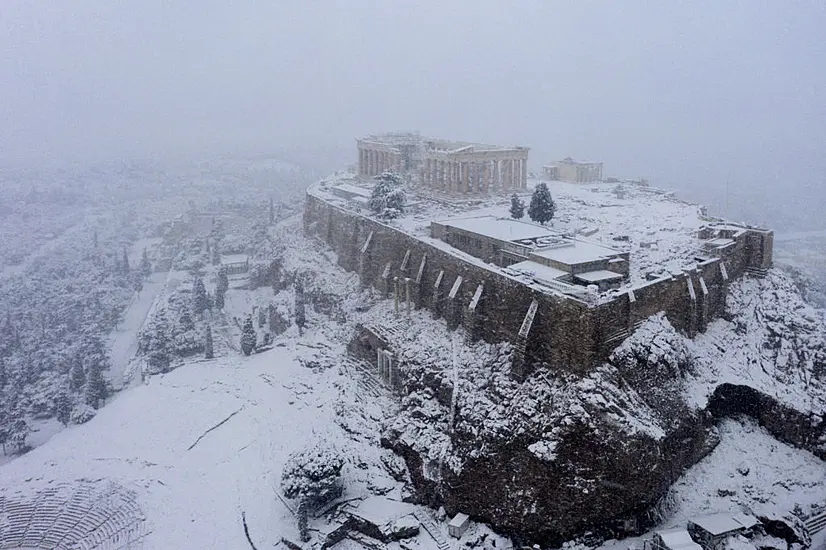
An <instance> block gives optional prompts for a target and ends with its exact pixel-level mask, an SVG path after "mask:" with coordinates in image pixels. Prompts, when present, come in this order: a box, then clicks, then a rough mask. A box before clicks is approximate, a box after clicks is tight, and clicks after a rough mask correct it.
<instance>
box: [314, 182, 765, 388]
mask: <svg viewBox="0 0 826 550" xmlns="http://www.w3.org/2000/svg"><path fill="white" fill-rule="evenodd" d="M304 229H305V233H306V234H308V235H311V236H315V237H318V238H321V239H323V240H324V241H325V242H326V243H327V244H328V245H329V246H330V247H331V248H332V249H333V250H335V252H336V253H337V254H338V263H339V265H341V266H342V267H343V268H344V269H346V270H348V271H354V272H357V273H358V274H359V278H360V280H361V282H362V284H363V285H366V286H367V285H369V286H373V287H375V288H377V289H379V290H380V291H381V292H383V293H384V294H385V296H387V297H388V298H389V297H392V296H393V294H394V292H395V285H398V287H399V290H398V292H399V296H400V299H401V300H404V299H405V296H406V294H407V292H408V291H409V293H410V298H411V300H412V301H413V302H414V303H415V305H416V307H417V308H426V309H428V310H430V311H431V312H432V313H433V315H434V316H435V317H441V318H444V319H445V321H446V323H447V326H448V328H450V329H451V330H452V329H455V328H456V327H458V326H459V325H462V326H464V328H465V329H466V331H467V333H468V335H469V336H470V337H471V338H473V339H479V338H481V339H484V340H485V341H488V342H492V343H495V342H502V341H508V342H512V343H514V345H515V346H516V348H517V350H518V351H519V352H520V353H523V354H524V362H525V363H526V364H533V363H540V364H545V365H546V366H548V367H550V368H552V369H557V368H558V369H564V370H570V371H574V372H577V371H579V372H584V371H587V370H588V369H590V368H592V367H593V366H594V365H595V364H597V363H599V362H602V361H604V360H605V359H607V358H608V356H609V355H610V353H611V351H613V349H614V348H615V347H616V346H618V345H619V344H620V343H621V342H622V340H623V339H624V338H625V337H627V336H628V335H630V334H631V332H633V330H634V328H635V327H636V326H637V325H638V323H641V322H642V321H643V320H645V319H646V318H648V317H650V316H652V315H655V314H656V313H659V312H661V311H663V312H665V314H666V317H667V318H668V319H669V321H670V322H671V323H672V324H673V325H674V326H675V327H676V328H677V329H678V330H681V331H683V332H684V333H686V334H688V335H689V336H694V335H696V334H697V333H698V332H702V331H704V330H705V328H706V326H707V325H708V323H709V322H710V321H711V320H712V319H714V318H717V317H720V316H721V315H722V314H723V312H724V311H725V301H726V296H727V294H728V285H729V283H730V282H731V281H732V280H735V279H737V278H739V277H741V276H743V275H744V274H745V273H746V272H747V271H748V270H749V269H750V268H757V269H761V268H764V267H762V266H766V265H769V266H770V265H771V245H772V239H771V237H772V234H771V232H766V231H760V230H755V231H747V232H745V233H744V234H743V235H742V236H741V237H740V238H738V239H736V240H735V242H734V243H733V244H731V245H729V246H728V247H726V248H724V249H720V250H719V251H718V255H719V257H717V258H711V259H708V260H705V261H701V262H700V263H698V264H697V266H696V268H695V269H693V270H690V271H686V272H683V273H676V274H673V275H672V276H669V277H664V278H661V279H657V280H655V281H651V282H650V283H647V284H645V285H642V286H639V287H636V288H634V289H632V290H630V291H626V292H622V293H619V294H617V295H615V296H614V297H613V298H612V299H611V300H609V301H606V302H603V303H599V304H588V303H585V302H582V301H579V300H577V299H575V298H572V297H568V296H563V295H557V294H552V293H549V292H543V291H542V290H539V289H537V288H533V287H531V286H528V285H525V284H524V283H522V282H520V281H518V280H516V279H514V278H511V277H509V276H507V275H505V274H503V273H501V272H499V271H497V270H494V269H492V268H489V267H487V266H485V265H484V263H482V262H481V261H480V260H478V259H476V258H473V257H471V256H469V255H467V254H464V253H462V252H460V251H457V250H455V249H450V248H442V243H431V242H426V241H423V240H421V239H418V238H416V237H414V236H412V235H408V234H406V233H404V232H402V231H400V230H398V229H396V228H393V227H391V226H388V225H386V224H383V223H381V222H379V221H377V220H374V219H372V218H368V217H366V216H362V215H360V214H358V213H355V212H352V211H350V210H346V209H344V208H341V207H339V206H336V205H334V204H331V203H330V202H328V201H326V200H324V199H323V198H322V197H319V196H316V195H314V194H313V193H312V192H309V193H308V194H307V202H306V206H305V213H304ZM444 246H446V245H444ZM405 279H407V283H405ZM405 285H407V286H405ZM480 286H481V290H479V287H480ZM477 292H478V296H479V298H478V300H475V299H474V297H475V296H476V295H477ZM534 301H536V302H537V308H536V314H535V316H534V319H533V323H532V325H531V326H530V330H529V333H528V335H527V337H526V338H525V337H524V334H523V335H522V336H523V337H522V338H520V328H521V327H522V324H523V320H524V319H525V317H526V313H527V312H528V310H529V308H530V306H531V303H532V302H534Z"/></svg>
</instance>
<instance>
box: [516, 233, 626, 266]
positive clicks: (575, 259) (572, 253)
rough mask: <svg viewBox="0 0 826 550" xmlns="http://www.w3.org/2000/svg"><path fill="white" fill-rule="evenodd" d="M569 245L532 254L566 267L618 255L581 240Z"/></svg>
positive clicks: (605, 248)
mask: <svg viewBox="0 0 826 550" xmlns="http://www.w3.org/2000/svg"><path fill="white" fill-rule="evenodd" d="M570 243H571V244H570V245H569V246H560V247H554V248H545V249H541V250H535V251H534V252H533V253H532V254H534V255H535V256H541V257H543V258H548V259H549V260H553V261H555V262H559V263H562V264H566V265H576V264H582V263H586V262H594V261H598V260H602V259H605V258H612V257H614V256H616V255H618V254H619V252H618V251H616V250H613V249H611V248H608V247H605V246H602V245H599V244H597V243H593V242H590V241H586V240H582V239H574V240H571V241H570Z"/></svg>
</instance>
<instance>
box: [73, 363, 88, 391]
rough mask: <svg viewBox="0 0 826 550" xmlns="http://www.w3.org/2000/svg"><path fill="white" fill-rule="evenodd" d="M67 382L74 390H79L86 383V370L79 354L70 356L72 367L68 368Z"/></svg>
mask: <svg viewBox="0 0 826 550" xmlns="http://www.w3.org/2000/svg"><path fill="white" fill-rule="evenodd" d="M69 384H70V385H71V388H72V389H73V390H74V391H78V390H80V388H82V387H83V385H84V384H86V372H85V371H84V370H83V360H82V358H81V357H80V356H79V355H76V356H75V357H73V358H72V367H71V370H69Z"/></svg>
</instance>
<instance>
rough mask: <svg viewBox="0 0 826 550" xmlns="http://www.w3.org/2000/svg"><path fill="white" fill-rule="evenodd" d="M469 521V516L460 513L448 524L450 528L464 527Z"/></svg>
mask: <svg viewBox="0 0 826 550" xmlns="http://www.w3.org/2000/svg"><path fill="white" fill-rule="evenodd" d="M469 519H470V517H469V516H468V515H467V514H463V513H462V512H459V513H458V514H456V515H455V516H453V519H452V520H450V523H448V525H449V526H450V527H462V526H464V525H465V523H467V521H468V520H469Z"/></svg>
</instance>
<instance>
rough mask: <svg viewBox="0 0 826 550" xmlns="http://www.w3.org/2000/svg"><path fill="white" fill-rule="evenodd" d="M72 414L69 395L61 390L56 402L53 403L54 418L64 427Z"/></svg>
mask: <svg viewBox="0 0 826 550" xmlns="http://www.w3.org/2000/svg"><path fill="white" fill-rule="evenodd" d="M71 414H72V402H71V400H70V399H69V394H68V393H67V392H66V390H61V391H60V393H58V394H57V401H56V402H55V416H56V417H57V421H58V422H60V423H61V424H63V425H64V426H66V425H68V424H69V417H70V416H71Z"/></svg>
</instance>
